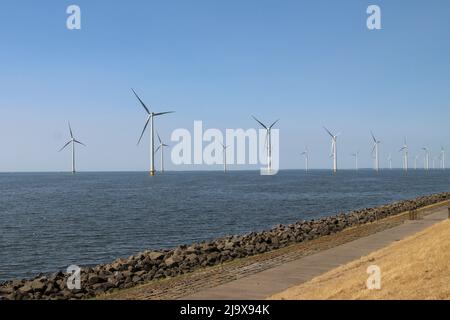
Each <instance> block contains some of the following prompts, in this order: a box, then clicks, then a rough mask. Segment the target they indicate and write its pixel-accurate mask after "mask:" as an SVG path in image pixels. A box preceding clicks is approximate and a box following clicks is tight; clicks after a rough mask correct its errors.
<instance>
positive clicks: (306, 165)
mask: <svg viewBox="0 0 450 320" xmlns="http://www.w3.org/2000/svg"><path fill="white" fill-rule="evenodd" d="M301 155H302V156H304V157H305V171H306V172H308V170H309V168H308V165H309V163H308V162H309V150H308V147H306V148H305V151H303V152H302V153H301Z"/></svg>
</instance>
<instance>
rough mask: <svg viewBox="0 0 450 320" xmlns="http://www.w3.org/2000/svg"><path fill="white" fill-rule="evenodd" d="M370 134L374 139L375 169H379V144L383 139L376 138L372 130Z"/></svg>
mask: <svg viewBox="0 0 450 320" xmlns="http://www.w3.org/2000/svg"><path fill="white" fill-rule="evenodd" d="M370 134H371V135H372V139H373V148H372V155H375V171H378V170H379V168H380V161H379V159H378V145H379V144H380V142H381V141H379V140H377V139H376V138H375V136H374V134H373V132H372V131H370Z"/></svg>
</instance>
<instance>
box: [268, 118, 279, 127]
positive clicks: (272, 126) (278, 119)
mask: <svg viewBox="0 0 450 320" xmlns="http://www.w3.org/2000/svg"><path fill="white" fill-rule="evenodd" d="M278 121H280V119H278V120H277V121H275V122H274V123H272V124H271V125H270V127H269V129H272V127H273V126H274V125H276V124H277V123H278Z"/></svg>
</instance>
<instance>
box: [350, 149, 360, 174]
mask: <svg viewBox="0 0 450 320" xmlns="http://www.w3.org/2000/svg"><path fill="white" fill-rule="evenodd" d="M351 156H352V157H354V158H355V170H357V171H358V170H359V167H358V157H359V151H356V152H355V153H352V154H351Z"/></svg>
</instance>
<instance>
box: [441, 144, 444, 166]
mask: <svg viewBox="0 0 450 320" xmlns="http://www.w3.org/2000/svg"><path fill="white" fill-rule="evenodd" d="M441 166H442V170H445V150H444V147H441Z"/></svg>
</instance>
